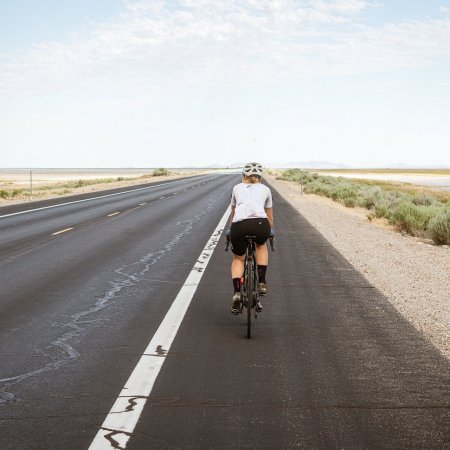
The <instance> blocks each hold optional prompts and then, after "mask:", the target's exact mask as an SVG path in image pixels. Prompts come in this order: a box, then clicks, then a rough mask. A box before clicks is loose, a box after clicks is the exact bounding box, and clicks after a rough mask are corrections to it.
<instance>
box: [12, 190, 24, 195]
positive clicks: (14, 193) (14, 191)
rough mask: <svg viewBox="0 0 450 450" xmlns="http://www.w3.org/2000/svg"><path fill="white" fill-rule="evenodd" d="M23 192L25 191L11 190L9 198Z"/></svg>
mask: <svg viewBox="0 0 450 450" xmlns="http://www.w3.org/2000/svg"><path fill="white" fill-rule="evenodd" d="M24 191H25V189H13V191H12V192H11V197H16V196H17V195H20V194H22V193H23V192H24Z"/></svg>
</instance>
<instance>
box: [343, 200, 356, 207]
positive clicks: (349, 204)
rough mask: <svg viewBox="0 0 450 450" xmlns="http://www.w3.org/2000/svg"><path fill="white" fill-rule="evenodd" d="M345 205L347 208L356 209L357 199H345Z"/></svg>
mask: <svg viewBox="0 0 450 450" xmlns="http://www.w3.org/2000/svg"><path fill="white" fill-rule="evenodd" d="M344 205H345V206H346V207H347V208H354V207H355V206H356V199H355V198H353V197H346V198H344Z"/></svg>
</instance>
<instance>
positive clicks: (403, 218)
mask: <svg viewBox="0 0 450 450" xmlns="http://www.w3.org/2000/svg"><path fill="white" fill-rule="evenodd" d="M435 214H436V211H435V210H434V208H433V207H428V206H422V205H415V204H414V203H412V202H409V201H406V202H402V203H400V205H399V206H398V207H397V208H396V209H395V210H394V212H393V214H392V215H391V217H390V221H391V222H392V224H393V225H395V226H396V227H397V228H398V229H399V230H400V231H404V232H406V233H408V234H411V235H412V236H417V235H421V234H425V233H424V232H425V231H426V229H427V225H428V222H429V221H430V219H431V218H432V217H433V215H435Z"/></svg>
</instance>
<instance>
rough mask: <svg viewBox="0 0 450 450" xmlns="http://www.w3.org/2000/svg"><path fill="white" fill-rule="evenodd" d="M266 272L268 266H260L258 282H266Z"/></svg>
mask: <svg viewBox="0 0 450 450" xmlns="http://www.w3.org/2000/svg"><path fill="white" fill-rule="evenodd" d="M266 271H267V266H260V265H258V281H259V282H260V283H265V282H266Z"/></svg>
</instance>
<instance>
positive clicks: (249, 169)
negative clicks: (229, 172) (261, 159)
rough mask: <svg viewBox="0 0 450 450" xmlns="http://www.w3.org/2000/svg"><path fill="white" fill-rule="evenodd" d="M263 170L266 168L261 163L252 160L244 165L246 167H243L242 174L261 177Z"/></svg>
mask: <svg viewBox="0 0 450 450" xmlns="http://www.w3.org/2000/svg"><path fill="white" fill-rule="evenodd" d="M263 171H264V169H263V167H262V165H261V164H259V163H257V162H251V163H248V164H246V165H245V166H244V168H243V169H242V175H244V176H246V177H251V176H252V175H256V176H258V177H260V176H261V175H262V173H263Z"/></svg>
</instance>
